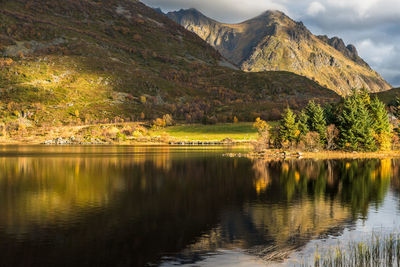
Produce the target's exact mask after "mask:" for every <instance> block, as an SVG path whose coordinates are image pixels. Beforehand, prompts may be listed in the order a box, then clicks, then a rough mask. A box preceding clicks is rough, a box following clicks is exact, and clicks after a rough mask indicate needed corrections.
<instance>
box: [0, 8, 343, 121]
mask: <svg viewBox="0 0 400 267" xmlns="http://www.w3.org/2000/svg"><path fill="white" fill-rule="evenodd" d="M0 56H1V57H0V67H1V69H0V89H1V94H0V114H1V115H2V120H3V122H4V123H6V125H7V127H8V129H11V128H12V127H14V128H16V129H18V128H24V127H29V126H35V125H53V126H54V125H58V124H59V125H69V124H80V123H89V124H90V123H96V122H99V121H102V122H107V121H120V120H125V121H126V120H152V119H154V118H156V117H158V116H161V115H163V114H167V113H169V114H172V115H173V117H174V118H175V119H177V120H184V121H186V122H208V121H210V122H215V121H219V122H225V121H232V119H233V116H237V117H238V118H239V119H240V120H253V119H254V118H255V117H256V116H260V115H261V116H263V117H264V118H265V119H272V118H277V117H279V112H280V111H281V110H282V109H283V108H285V107H286V106H287V104H290V105H291V106H292V107H294V108H296V107H301V106H303V105H304V104H305V103H306V102H307V101H308V100H309V99H311V98H316V99H318V101H321V102H326V101H332V100H335V99H338V96H337V95H336V94H334V93H333V92H331V91H330V90H327V89H326V88H323V87H321V86H319V85H318V84H316V83H314V82H313V81H311V80H309V79H306V78H304V77H301V76H298V75H294V74H292V73H288V72H266V73H244V72H242V71H240V70H235V69H234V67H233V66H232V65H231V64H230V63H228V62H227V61H226V60H225V59H224V58H223V57H222V56H221V55H220V54H219V53H218V52H216V51H215V49H213V48H212V47H211V46H209V45H208V44H207V43H206V42H204V41H203V40H202V39H200V38H199V37H198V36H196V35H195V34H193V33H191V32H189V31H187V30H185V29H184V28H183V27H181V26H179V25H177V24H176V23H175V22H173V21H171V20H170V19H168V18H167V17H166V16H164V15H162V14H160V13H158V12H157V11H154V10H153V9H151V8H149V7H147V6H145V5H144V4H142V3H140V2H137V1H131V0H109V1H89V0H63V1H61V0H57V1H54V0H30V1H25V0H2V1H1V2H0ZM14 122H18V123H14ZM21 123H23V125H22V126H18V125H20V124H21ZM10 125H11V126H10Z"/></svg>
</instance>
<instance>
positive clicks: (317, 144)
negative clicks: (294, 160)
mask: <svg viewBox="0 0 400 267" xmlns="http://www.w3.org/2000/svg"><path fill="white" fill-rule="evenodd" d="M300 147H301V149H303V150H305V151H309V152H317V151H320V150H321V149H322V144H321V138H320V135H319V133H317V132H309V133H307V134H306V135H305V136H303V137H302V138H301V140H300V143H299V148H300Z"/></svg>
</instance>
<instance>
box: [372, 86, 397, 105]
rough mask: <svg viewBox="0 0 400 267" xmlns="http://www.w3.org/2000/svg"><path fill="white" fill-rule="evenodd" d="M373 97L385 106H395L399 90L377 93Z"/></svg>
mask: <svg viewBox="0 0 400 267" xmlns="http://www.w3.org/2000/svg"><path fill="white" fill-rule="evenodd" d="M374 95H377V96H378V97H379V99H380V100H382V101H383V102H384V103H385V104H387V105H389V106H391V105H394V104H396V100H397V98H398V97H400V88H393V89H391V90H388V91H385V92H379V93H376V94H374Z"/></svg>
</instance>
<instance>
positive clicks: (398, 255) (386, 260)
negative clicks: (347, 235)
mask: <svg viewBox="0 0 400 267" xmlns="http://www.w3.org/2000/svg"><path fill="white" fill-rule="evenodd" d="M299 266H304V267H305V266H315V267H348V266H349V267H350V266H354V267H363V266H365V267H381V266H382V267H384V266H397V267H400V234H394V233H392V234H386V235H383V234H382V235H378V234H375V233H373V234H372V236H371V237H370V238H368V239H366V240H365V241H361V242H355V241H349V242H348V243H347V244H346V245H344V246H343V245H338V246H336V247H330V248H328V249H326V250H324V251H323V252H322V253H321V251H320V250H319V249H318V247H317V248H316V250H315V253H314V259H313V264H305V263H304V261H303V263H302V264H300V265H299Z"/></svg>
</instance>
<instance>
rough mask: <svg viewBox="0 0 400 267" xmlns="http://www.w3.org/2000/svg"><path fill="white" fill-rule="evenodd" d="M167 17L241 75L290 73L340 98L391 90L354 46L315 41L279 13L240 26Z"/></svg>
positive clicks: (192, 15)
mask: <svg viewBox="0 0 400 267" xmlns="http://www.w3.org/2000/svg"><path fill="white" fill-rule="evenodd" d="M168 16H169V17H170V18H171V19H173V20H175V21H176V22H178V23H180V24H181V25H182V26H184V27H185V28H186V29H188V30H190V31H192V32H194V33H196V34H197V35H199V36H200V37H201V38H202V39H203V40H205V41H207V42H208V43H209V44H210V45H211V46H213V47H214V48H216V49H217V50H218V51H219V52H220V53H221V54H222V55H223V56H224V57H226V58H227V59H228V60H230V61H231V62H233V63H235V64H236V65H238V66H240V68H241V69H242V70H244V71H250V72H260V71H271V70H272V71H282V70H283V71H290V72H294V73H296V74H300V75H303V76H306V77H308V78H310V79H314V80H315V81H317V82H319V83H320V84H321V85H323V86H326V87H329V88H331V89H333V90H334V91H336V92H338V93H339V94H347V93H349V92H350V91H351V90H352V89H354V88H361V87H364V88H367V89H369V90H370V91H373V92H376V91H382V90H386V89H390V87H391V86H390V85H389V84H388V83H387V82H386V81H385V80H384V79H382V77H381V76H379V74H377V73H376V72H375V71H374V70H372V69H371V68H370V67H369V66H368V64H367V63H366V62H365V61H364V60H363V59H362V58H360V57H359V55H358V52H357V49H356V48H355V46H354V45H350V44H349V45H346V44H345V43H344V41H343V40H342V39H341V38H339V37H332V38H329V37H327V36H315V35H313V34H312V33H311V32H310V31H309V30H308V29H307V27H306V26H305V25H304V24H303V23H302V22H296V21H294V20H292V19H291V18H290V17H288V16H287V15H285V14H284V13H283V12H280V11H276V10H267V11H265V12H263V13H262V14H260V15H259V16H257V17H255V18H252V19H249V20H246V21H244V22H242V23H238V24H226V23H220V22H218V21H215V20H213V19H210V18H208V17H206V16H205V15H203V14H201V13H200V12H198V11H197V10H186V11H185V10H180V11H177V12H172V13H169V14H168Z"/></svg>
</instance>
